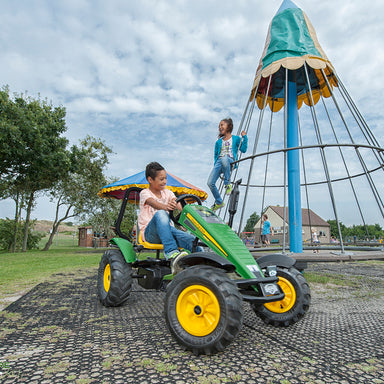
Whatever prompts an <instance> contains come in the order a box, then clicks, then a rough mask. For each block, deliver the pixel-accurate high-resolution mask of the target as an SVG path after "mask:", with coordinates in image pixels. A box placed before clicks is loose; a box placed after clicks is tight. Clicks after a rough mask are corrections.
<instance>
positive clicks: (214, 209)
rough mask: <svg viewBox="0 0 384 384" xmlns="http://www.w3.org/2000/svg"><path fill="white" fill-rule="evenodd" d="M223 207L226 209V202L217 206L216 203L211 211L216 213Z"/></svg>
mask: <svg viewBox="0 0 384 384" xmlns="http://www.w3.org/2000/svg"><path fill="white" fill-rule="evenodd" d="M223 207H224V202H222V203H221V204H216V203H215V204H213V205H212V208H211V209H212V211H213V212H215V211H217V210H218V209H220V208H223Z"/></svg>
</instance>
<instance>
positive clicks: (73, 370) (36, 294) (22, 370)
mask: <svg viewBox="0 0 384 384" xmlns="http://www.w3.org/2000/svg"><path fill="white" fill-rule="evenodd" d="M96 273H97V271H94V273H92V274H91V275H87V276H78V275H57V276H56V280H55V281H54V282H50V283H43V284H40V285H37V286H36V287H35V288H34V289H32V290H31V291H30V292H29V293H28V294H26V295H25V296H23V297H22V298H20V299H19V300H18V301H16V302H15V303H13V304H11V305H10V306H8V307H7V308H6V309H5V310H4V311H2V312H0V372H1V373H0V383H28V384H34V383H36V384H37V383H38V384H41V383H46V384H48V383H50V384H51V383H60V384H61V383H78V384H88V383H89V384H91V383H92V384H96V383H97V384H100V383H104V384H107V383H111V384H112V383H113V384H118V383H138V384H140V383H141V384H146V383H148V384H149V383H151V384H152V383H177V384H182V383H196V384H220V383H244V384H245V383H247V384H251V383H255V384H263V383H266V384H294V383H316V384H322V383H358V384H361V383H367V384H368V383H369V384H372V383H378V384H379V383H384V263H383V262H381V263H380V262H376V263H374V264H369V263H319V264H309V266H308V269H307V270H306V273H308V274H310V275H311V281H316V282H313V283H310V286H311V294H312V303H311V307H310V310H309V311H308V313H307V315H306V316H305V318H304V319H302V320H301V321H300V322H298V323H296V324H295V325H293V326H290V327H288V328H275V327H272V326H267V325H265V324H264V323H263V322H262V321H261V320H260V319H259V318H258V317H257V316H256V315H255V313H254V312H253V311H252V309H251V308H250V306H249V305H248V304H247V303H244V309H245V318H244V325H243V327H242V330H241V332H240V334H239V336H238V337H237V338H236V340H235V341H234V342H233V343H232V344H231V345H230V346H229V347H227V348H226V350H225V351H224V352H222V353H219V354H216V355H213V356H194V355H193V354H191V353H190V352H185V351H184V350H183V349H182V348H181V347H180V346H179V345H178V344H177V343H176V342H175V341H174V340H173V339H172V338H171V336H170V334H169V332H168V329H167V327H166V324H165V320H164V316H163V300H164V293H163V292H157V291H145V290H143V289H142V288H141V287H139V286H138V285H136V284H135V285H134V287H133V291H132V293H131V296H130V298H129V300H128V301H127V303H126V304H125V305H124V306H122V307H118V308H104V307H103V306H102V305H101V304H100V303H99V301H98V299H97V295H96ZM324 276H325V277H327V279H328V282H327V283H326V284H325V283H324V282H323V281H322V280H321V279H322V278H323V277H324ZM317 281H318V282H317Z"/></svg>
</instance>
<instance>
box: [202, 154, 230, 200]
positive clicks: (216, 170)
mask: <svg viewBox="0 0 384 384" xmlns="http://www.w3.org/2000/svg"><path fill="white" fill-rule="evenodd" d="M232 163H233V159H232V158H231V157H229V156H224V157H219V158H218V159H217V161H216V163H215V165H214V166H213V169H212V171H211V174H210V175H209V177H208V182H207V185H208V187H209V189H210V190H211V192H212V194H213V197H214V198H215V204H221V203H222V202H223V199H222V198H221V196H220V193H219V190H218V189H217V187H216V181H217V179H218V178H219V177H220V175H221V174H223V175H224V185H228V184H229V179H230V177H231V164H232Z"/></svg>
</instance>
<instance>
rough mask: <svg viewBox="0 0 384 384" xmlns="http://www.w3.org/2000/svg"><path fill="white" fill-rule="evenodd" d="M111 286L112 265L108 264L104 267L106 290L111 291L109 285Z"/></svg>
mask: <svg viewBox="0 0 384 384" xmlns="http://www.w3.org/2000/svg"><path fill="white" fill-rule="evenodd" d="M110 286H111V266H110V265H109V264H107V265H106V266H105V268H104V289H105V292H108V291H109V287H110Z"/></svg>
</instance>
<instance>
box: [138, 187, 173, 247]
mask: <svg viewBox="0 0 384 384" xmlns="http://www.w3.org/2000/svg"><path fill="white" fill-rule="evenodd" d="M175 197H176V196H175V194H174V193H173V192H172V191H170V190H169V189H163V190H161V198H158V197H157V196H156V195H155V194H154V193H152V192H151V190H150V189H143V190H142V191H141V192H140V213H139V218H138V224H139V229H140V232H141V238H142V239H143V240H144V241H145V238H144V232H145V228H146V227H147V225H148V224H149V222H150V221H151V219H152V217H153V216H154V214H155V213H156V212H157V211H158V209H155V208H153V207H151V206H150V205H148V204H145V202H146V201H147V200H148V199H149V198H152V199H155V200H156V201H158V202H160V203H163V204H168V203H169V202H170V201H172V200H173V199H175ZM137 235H139V234H137Z"/></svg>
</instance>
